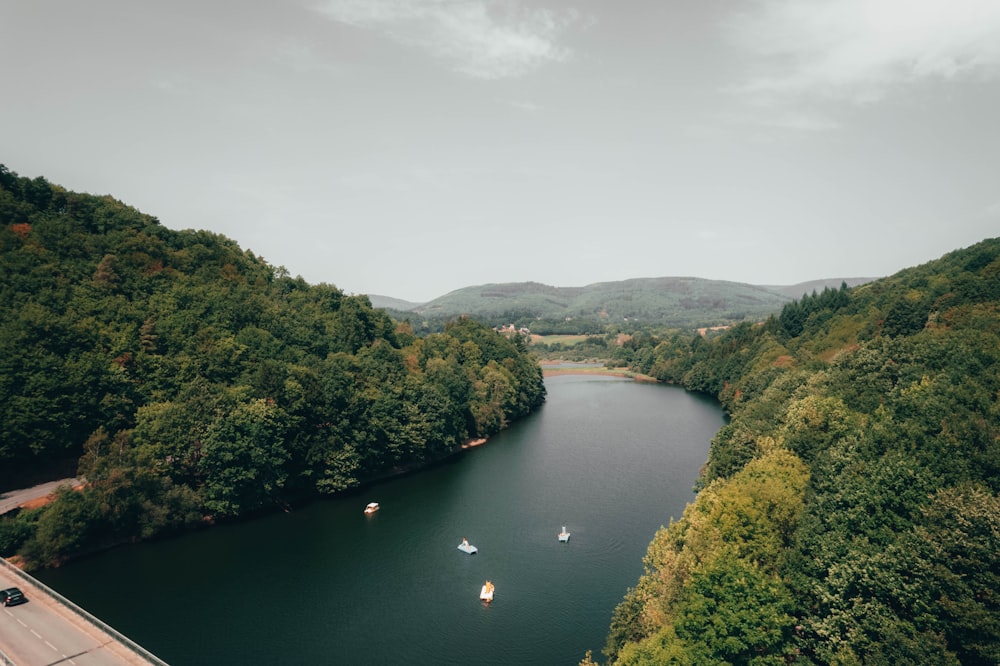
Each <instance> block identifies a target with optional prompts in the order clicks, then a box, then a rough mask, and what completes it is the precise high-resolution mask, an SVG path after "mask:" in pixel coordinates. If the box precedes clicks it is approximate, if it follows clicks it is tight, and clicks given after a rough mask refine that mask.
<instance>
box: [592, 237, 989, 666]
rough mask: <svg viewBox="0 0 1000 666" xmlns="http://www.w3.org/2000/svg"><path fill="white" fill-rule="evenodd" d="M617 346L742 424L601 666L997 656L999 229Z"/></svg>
mask: <svg viewBox="0 0 1000 666" xmlns="http://www.w3.org/2000/svg"><path fill="white" fill-rule="evenodd" d="M621 354H622V355H623V357H626V358H627V360H628V362H629V363H631V364H632V367H633V369H635V370H637V371H640V372H644V373H647V374H651V375H654V376H656V377H657V378H659V379H660V380H663V381H669V382H675V383H678V384H682V385H683V386H685V387H687V388H688V389H690V390H696V391H703V392H706V393H709V394H712V395H715V396H718V398H719V399H720V400H721V401H722V404H723V405H724V407H725V409H726V410H727V412H728V413H729V414H730V416H731V420H730V422H729V423H728V424H727V425H726V426H725V427H723V428H722V429H721V430H720V432H719V433H718V434H717V435H716V437H715V438H714V440H713V442H712V445H711V450H710V453H709V459H708V461H707V464H706V466H705V468H704V472H703V475H702V477H701V479H700V480H699V482H698V489H699V492H698V494H697V496H696V499H695V500H694V501H693V502H692V503H691V504H690V505H689V506H688V507H687V509H686V510H685V512H684V514H683V516H682V517H681V518H680V519H679V520H676V521H674V522H671V524H670V525H669V526H667V527H665V528H663V529H661V530H660V531H659V532H658V533H657V534H656V536H655V538H654V540H653V542H652V543H651V544H650V545H649V549H648V552H647V555H646V557H645V561H644V564H645V573H644V574H643V575H642V576H641V577H640V579H639V581H638V583H637V584H636V586H635V587H634V588H633V589H631V590H629V592H628V593H627V594H626V596H625V598H624V600H623V601H622V602H621V604H620V605H619V606H618V608H617V609H616V610H615V612H614V614H613V618H612V623H611V629H610V635H609V638H608V644H607V647H606V648H605V657H607V659H608V663H612V664H617V665H621V666H624V665H638V664H759V665H765V664H790V663H791V664H887V663H896V664H983V665H985V664H991V665H995V664H998V663H1000V497H998V491H1000V239H991V240H986V241H983V242H981V243H979V244H977V245H975V246H973V247H969V248H967V249H963V250H959V251H955V252H952V253H950V254H948V255H945V256H944V257H942V258H941V259H939V260H937V261H934V262H930V263H928V264H925V265H922V266H918V267H914V268H910V269H907V270H904V271H901V272H900V273H898V274H896V275H894V276H891V277H889V278H885V279H882V280H879V281H876V282H873V283H870V284H867V285H864V286H860V287H855V288H851V289H848V288H847V286H846V285H844V286H843V287H842V288H841V289H825V290H824V291H823V292H821V293H815V292H814V293H812V294H811V295H808V296H805V297H803V298H802V299H800V300H798V301H795V302H792V303H789V304H788V305H786V306H785V307H784V309H783V310H782V311H781V313H780V314H779V315H775V316H772V317H770V318H768V319H767V320H766V321H765V322H763V323H760V324H749V323H744V324H739V325H737V326H736V327H734V328H731V329H730V330H728V331H726V332H725V333H723V334H721V335H716V336H711V337H702V336H691V335H690V334H687V333H680V332H677V333H674V334H671V335H663V336H654V335H645V336H637V337H633V339H632V340H630V341H629V342H628V343H627V344H626V345H623V347H622V351H621ZM592 659H593V656H592V655H588V657H587V659H586V661H585V662H584V663H592Z"/></svg>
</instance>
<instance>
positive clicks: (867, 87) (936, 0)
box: [728, 0, 1000, 103]
mask: <svg viewBox="0 0 1000 666" xmlns="http://www.w3.org/2000/svg"><path fill="white" fill-rule="evenodd" d="M728 28H729V35H730V37H731V38H732V39H733V41H734V42H735V43H736V44H737V45H739V46H741V47H742V48H744V49H746V50H747V51H748V52H750V53H751V54H753V55H756V56H759V59H757V60H755V61H751V64H752V66H754V67H756V68H757V71H756V72H755V73H754V75H753V76H752V77H751V78H750V79H749V80H748V81H747V82H746V83H745V84H744V85H743V86H741V87H740V91H741V92H743V93H748V94H750V95H751V96H752V97H755V98H756V99H757V101H762V100H767V99H782V98H787V97H789V96H793V95H807V96H811V97H822V98H830V99H835V100H840V101H850V102H856V103H866V102H873V101H877V100H878V99H880V98H882V97H884V96H885V95H886V94H887V93H888V92H889V91H890V90H891V89H892V88H894V87H896V86H899V85H905V84H908V83H913V82H917V81H921V80H927V79H938V80H952V79H959V78H981V79H987V78H992V77H995V76H997V75H998V74H1000V2H997V1H996V0H833V1H831V0H763V1H762V2H759V3H757V4H756V5H755V7H754V9H752V10H750V11H748V12H746V13H743V14H742V15H741V16H739V17H738V18H737V19H736V20H735V21H733V22H732V23H730V24H729V26H728Z"/></svg>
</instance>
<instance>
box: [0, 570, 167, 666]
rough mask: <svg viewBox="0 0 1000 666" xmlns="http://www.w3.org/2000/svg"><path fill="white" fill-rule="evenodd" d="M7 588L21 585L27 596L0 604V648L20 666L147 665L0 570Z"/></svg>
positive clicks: (0, 578) (0, 581) (0, 585)
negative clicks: (7, 604) (20, 601)
mask: <svg viewBox="0 0 1000 666" xmlns="http://www.w3.org/2000/svg"><path fill="white" fill-rule="evenodd" d="M8 587H17V588H20V589H21V591H22V592H24V594H25V596H26V597H27V598H28V602H27V603H24V604H19V605H17V606H10V607H7V608H5V607H3V606H0V650H3V652H4V653H6V654H7V656H8V657H10V658H11V659H12V660H13V662H14V663H15V664H17V666H42V665H46V666H47V665H48V664H57V663H58V664H70V665H72V664H76V665H78V666H122V664H148V662H147V661H145V660H144V659H141V658H140V657H138V656H137V655H135V654H134V653H132V652H130V651H128V650H126V649H125V648H124V647H122V646H121V645H119V644H118V643H116V642H115V641H114V640H113V639H112V638H111V637H110V636H108V635H107V634H105V633H104V632H103V631H101V630H100V629H98V628H97V627H96V626H94V625H92V624H90V623H88V622H85V621H84V620H83V619H82V618H81V617H80V616H78V615H76V614H75V613H73V612H71V611H70V610H69V609H68V608H66V607H65V606H63V605H62V604H60V603H58V602H56V601H55V600H54V599H52V598H51V597H49V596H48V595H46V594H45V593H43V592H42V591H41V590H39V589H38V588H35V587H34V586H33V585H31V583H29V582H27V581H24V580H22V579H21V578H19V577H17V576H16V575H14V574H12V573H11V572H9V571H7V570H6V569H5V568H0V589H3V588H8Z"/></svg>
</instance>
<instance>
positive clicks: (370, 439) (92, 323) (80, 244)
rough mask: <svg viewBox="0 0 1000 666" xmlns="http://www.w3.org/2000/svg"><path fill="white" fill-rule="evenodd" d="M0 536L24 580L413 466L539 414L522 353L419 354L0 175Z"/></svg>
mask: <svg viewBox="0 0 1000 666" xmlns="http://www.w3.org/2000/svg"><path fill="white" fill-rule="evenodd" d="M0 363H2V367H0V469H3V470H4V474H3V478H2V480H0V483H3V487H0V490H9V489H11V488H16V487H23V486H25V485H28V484H30V483H32V482H34V481H38V480H45V479H46V478H52V477H54V476H55V475H58V474H67V473H68V474H78V475H79V476H81V477H82V478H84V479H85V480H86V483H85V484H84V485H83V487H82V489H80V490H77V491H73V490H69V489H64V490H63V491H61V492H60V493H59V495H58V497H57V499H56V501H55V502H53V503H51V504H49V505H47V506H45V507H43V508H40V509H35V510H25V511H21V512H20V513H18V514H16V515H14V516H13V517H11V516H5V517H0V556H12V555H15V554H17V555H18V556H19V557H20V558H21V559H22V561H23V562H24V563H25V565H26V566H28V567H32V566H45V565H50V564H53V563H57V562H59V561H61V560H63V559H65V558H68V557H72V556H75V555H78V554H81V553H84V552H87V551H90V550H93V549H97V548H102V547H106V546H108V545H111V544H116V543H121V542H125V541H130V540H137V539H147V538H151V537H154V536H157V535H161V534H165V533H169V532H172V531H177V530H182V529H188V528H191V527H194V526H197V525H202V524H206V523H210V522H212V521H215V520H221V519H232V518H235V517H237V516H242V515H247V514H249V513H252V512H256V511H262V510H273V509H274V508H276V507H283V508H287V507H288V506H289V505H290V504H291V503H293V502H295V501H298V500H302V499H306V498H310V497H314V496H317V495H322V494H330V493H337V492H341V491H345V490H347V489H350V488H352V487H356V486H358V485H360V484H362V483H364V482H366V481H368V480H372V479H375V478H378V477H380V476H384V475H387V474H392V473H396V472H399V471H403V470H407V469H412V468H414V467H418V466H420V465H424V464H427V463H429V462H432V461H435V460H438V459H441V458H443V457H444V456H447V455H448V454H450V453H452V452H454V451H456V450H459V449H460V448H461V446H462V444H463V443H465V442H467V441H468V440H470V439H474V438H481V437H486V436H489V435H490V434H493V433H496V432H497V431H498V430H500V429H501V428H503V427H504V426H505V425H506V424H507V423H509V422H510V421H511V420H513V419H517V418H518V417H521V416H523V415H525V414H527V413H529V412H530V411H531V410H533V409H535V408H537V407H538V406H539V405H541V404H542V402H543V401H544V398H545V388H544V385H543V383H542V375H541V370H540V369H539V367H538V364H537V362H536V360H535V359H534V358H533V357H532V356H531V355H530V354H529V353H527V351H526V347H525V344H524V341H523V340H521V339H520V338H517V337H515V338H507V337H504V336H501V335H499V334H497V333H495V332H494V331H493V330H491V329H489V328H486V327H485V326H483V325H480V324H478V323H475V322H473V321H471V320H466V319H458V320H454V321H452V322H450V323H449V324H448V325H447V326H446V327H445V330H444V331H443V332H440V333H435V334H432V335H427V336H423V337H418V336H416V335H414V334H413V331H412V330H411V329H409V328H408V327H407V325H405V324H397V323H395V322H393V321H392V320H391V319H390V318H389V317H388V316H387V315H386V314H385V313H383V312H381V311H378V310H375V309H373V308H372V307H371V304H370V302H369V300H368V298H367V297H365V296H352V295H346V294H344V293H342V292H341V291H340V290H338V289H337V288H335V287H333V286H330V285H327V284H319V285H309V284H307V283H306V282H305V281H303V280H302V279H301V278H292V277H290V276H289V275H288V273H287V271H286V270H285V269H283V268H275V267H272V266H269V265H268V264H267V263H266V262H265V261H263V260H262V259H260V258H259V257H257V256H255V255H254V254H253V253H251V252H250V251H244V250H242V249H241V248H239V247H238V246H237V244H236V243H234V242H233V241H232V240H229V239H227V238H225V237H223V236H220V235H217V234H213V233H209V232H207V231H173V230H169V229H167V228H165V227H163V226H162V225H161V224H159V222H158V221H157V220H156V219H155V218H154V217H151V216H149V215H145V214H143V213H141V212H139V211H137V210H135V209H133V208H131V207H129V206H126V205H124V204H122V203H121V202H119V201H117V200H115V199H113V198H112V197H110V196H93V195H90V194H80V193H74V192H69V191H66V190H65V189H64V188H62V187H59V186H57V185H53V184H51V183H49V182H47V181H46V180H45V179H44V178H40V177H39V178H34V179H28V178H23V177H19V176H18V175H17V174H16V173H14V172H12V171H10V170H8V169H7V168H5V167H3V166H2V165H0Z"/></svg>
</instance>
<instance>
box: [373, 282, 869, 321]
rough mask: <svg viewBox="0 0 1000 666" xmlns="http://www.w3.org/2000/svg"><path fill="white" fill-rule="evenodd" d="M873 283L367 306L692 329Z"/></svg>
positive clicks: (643, 287) (572, 292)
mask: <svg viewBox="0 0 1000 666" xmlns="http://www.w3.org/2000/svg"><path fill="white" fill-rule="evenodd" d="M876 279H878V278H869V277H851V278H822V279H817V280H810V281H807V282H800V283H797V284H792V285H754V284H750V283H745V282H734V281H730V280H712V279H708V278H697V277H690V276H664V277H655V278H629V279H625V280H617V281H607V282H593V283H590V284H587V285H584V286H582V287H555V286H552V285H547V284H544V283H540V282H533V281H528V282H500V283H486V284H480V285H471V286H468V287H462V288H459V289H455V290H453V291H450V292H448V293H447V294H444V295H443V296H439V297H437V298H435V299H433V300H430V301H427V302H424V303H413V302H410V301H405V300H403V299H397V298H393V297H389V296H383V295H378V294H369V295H368V297H369V299H370V301H371V303H372V306H373V307H376V308H380V309H384V310H389V311H391V312H393V313H395V314H396V315H397V316H400V317H404V318H405V317H412V316H418V317H421V318H424V319H431V320H439V319H442V318H453V317H457V316H462V315H468V316H472V317H479V318H482V319H486V320H493V321H494V323H517V324H522V325H523V324H527V323H529V322H531V321H538V320H549V321H558V320H562V321H570V320H578V321H582V322H594V323H597V322H602V323H613V322H641V323H646V324H654V325H669V326H694V325H702V324H718V323H731V322H734V321H740V320H744V319H759V318H765V317H767V316H768V315H771V314H774V313H777V312H779V311H780V310H781V308H782V307H784V305H785V304H786V303H788V302H789V301H792V300H795V299H797V298H800V297H802V296H803V295H807V294H809V293H811V292H813V291H822V290H823V289H824V288H827V287H829V288H832V289H836V288H839V287H840V286H841V285H842V284H845V283H846V284H847V285H848V286H849V287H853V286H857V285H861V284H866V283H869V282H872V281H874V280H876ZM512 320H516V321H512Z"/></svg>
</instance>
